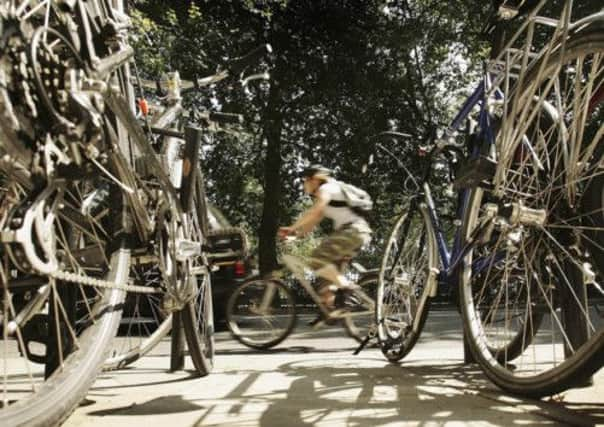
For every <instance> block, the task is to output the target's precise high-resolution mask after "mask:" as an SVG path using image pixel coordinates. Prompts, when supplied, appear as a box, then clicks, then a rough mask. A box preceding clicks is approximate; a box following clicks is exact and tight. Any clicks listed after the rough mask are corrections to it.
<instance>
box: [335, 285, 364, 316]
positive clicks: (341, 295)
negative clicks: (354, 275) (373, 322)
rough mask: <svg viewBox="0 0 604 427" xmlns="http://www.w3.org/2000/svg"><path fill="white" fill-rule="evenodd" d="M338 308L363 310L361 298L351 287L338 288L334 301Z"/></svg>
mask: <svg viewBox="0 0 604 427" xmlns="http://www.w3.org/2000/svg"><path fill="white" fill-rule="evenodd" d="M334 305H335V307H336V309H341V310H346V311H359V310H363V306H362V304H361V300H360V299H359V298H358V297H357V296H356V295H355V294H354V291H352V290H351V289H338V291H337V292H336V299H335V302H334Z"/></svg>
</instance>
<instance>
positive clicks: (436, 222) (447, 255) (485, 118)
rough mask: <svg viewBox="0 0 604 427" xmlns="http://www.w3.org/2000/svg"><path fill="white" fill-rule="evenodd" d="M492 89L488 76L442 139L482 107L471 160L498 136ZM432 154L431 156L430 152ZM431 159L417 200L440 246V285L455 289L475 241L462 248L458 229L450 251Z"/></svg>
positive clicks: (465, 195)
mask: <svg viewBox="0 0 604 427" xmlns="http://www.w3.org/2000/svg"><path fill="white" fill-rule="evenodd" d="M489 90H490V78H489V76H488V75H487V76H485V78H484V79H483V81H482V82H481V83H480V84H479V85H478V87H477V88H476V89H475V90H474V92H473V93H472V94H471V95H470V96H469V97H468V99H467V100H466V101H465V102H464V104H463V105H462V107H461V109H460V110H459V112H458V113H457V115H456V116H455V118H454V119H453V121H452V122H451V124H450V125H449V127H448V128H447V129H446V130H445V132H444V137H443V139H448V138H450V137H452V136H453V134H455V133H456V132H458V129H459V128H460V127H461V125H462V124H463V123H464V122H465V120H466V119H467V118H468V116H469V115H470V113H471V112H472V110H473V109H474V108H475V107H476V106H477V105H478V106H480V112H479V116H478V126H479V129H480V133H479V137H480V140H481V141H482V142H481V144H478V145H477V146H475V147H474V148H473V152H472V153H470V158H471V159H472V158H477V157H478V156H479V153H480V149H481V145H483V144H486V145H487V146H489V147H490V146H492V145H493V144H494V141H495V134H494V131H493V127H492V119H491V116H490V115H489V112H488V102H487V99H488V94H489ZM494 96H495V97H496V98H497V99H501V98H502V97H503V94H502V93H501V92H500V91H495V92H494ZM431 155H432V153H431ZM431 166H432V164H431V159H430V164H429V167H428V170H427V171H426V176H425V178H424V180H423V182H422V190H423V194H419V195H418V196H417V197H418V199H421V198H423V199H424V200H425V201H426V204H427V210H428V215H429V218H430V221H431V223H432V227H433V229H434V232H435V237H436V243H437V247H438V254H439V258H440V260H441V263H442V268H440V269H439V276H438V284H439V285H441V284H446V285H449V286H451V287H456V286H457V285H458V283H457V277H458V275H457V274H454V273H455V272H456V270H457V267H458V266H459V264H460V263H461V260H462V259H463V258H464V257H465V255H466V254H467V253H468V251H469V250H470V249H471V248H472V245H473V243H472V241H473V239H467V240H468V243H465V244H463V245H462V237H461V229H460V227H459V226H458V227H457V230H456V232H455V236H454V240H453V247H452V248H451V249H449V247H448V244H447V241H446V239H445V236H444V233H443V230H442V227H441V222H440V219H439V217H438V214H437V210H436V206H435V203H434V199H433V198H432V193H431V191H430V186H429V184H428V180H429V176H430V170H431ZM469 194H470V190H469V189H464V190H461V191H460V193H459V194H458V201H459V203H458V207H457V214H456V217H457V219H461V218H463V215H464V211H465V209H466V207H467V204H468V200H469ZM482 230H483V229H482V228H480V227H479V228H477V229H476V230H474V233H475V234H479V233H481V232H482ZM491 261H492V259H491V258H490V257H489V260H484V259H483V260H481V259H477V260H476V261H475V262H474V265H473V266H472V269H473V270H474V271H478V272H480V271H481V270H483V268H484V266H485V265H488V263H489V262H491ZM436 292H437V288H435V289H434V290H433V292H432V295H431V296H436Z"/></svg>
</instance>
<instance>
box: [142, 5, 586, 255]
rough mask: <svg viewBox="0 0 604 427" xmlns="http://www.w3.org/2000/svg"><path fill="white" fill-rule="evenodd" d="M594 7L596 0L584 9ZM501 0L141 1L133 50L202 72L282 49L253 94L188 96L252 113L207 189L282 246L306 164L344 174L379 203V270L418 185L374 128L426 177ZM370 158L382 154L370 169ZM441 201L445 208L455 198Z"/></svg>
mask: <svg viewBox="0 0 604 427" xmlns="http://www.w3.org/2000/svg"><path fill="white" fill-rule="evenodd" d="M560 2H561V0H560V1H558V0H556V1H553V2H551V3H552V4H553V5H554V6H555V5H557V4H559V3H560ZM596 3H597V2H593V1H586V2H584V4H583V3H582V6H581V8H582V9H585V10H587V9H588V7H587V6H585V4H587V5H591V4H593V5H595V4H596ZM489 4H490V3H489V2H476V1H474V0H416V1H413V2H409V1H404V0H295V1H294V0H289V1H288V0H274V1H267V0H266V1H255V0H229V1H226V0H196V1H193V0H189V1H184V2H169V1H167V0H145V1H136V2H134V5H135V7H136V10H134V11H133V19H134V22H135V28H136V34H135V35H134V36H133V44H134V46H135V49H136V55H137V60H138V62H139V68H140V69H141V73H142V74H143V75H145V76H149V77H156V76H160V75H161V74H162V73H164V72H166V71H173V70H178V71H179V72H180V73H181V76H183V77H184V78H193V77H195V76H198V77H201V76H205V75H208V74H212V73H214V72H215V71H216V70H217V69H218V68H220V67H224V66H225V65H226V64H228V62H229V61H231V60H233V59H234V58H236V57H238V56H240V55H242V54H244V53H245V52H247V51H249V50H251V49H252V48H255V47H256V46H258V45H260V44H262V43H267V42H268V43H270V44H271V45H272V46H273V49H274V54H273V56H272V57H271V58H269V59H268V60H266V61H265V62H263V63H260V64H258V65H257V66H254V67H253V68H252V69H251V70H249V71H248V73H252V72H258V71H260V70H264V69H269V70H270V73H271V80H270V82H261V83H259V82H255V83H253V84H252V85H251V86H250V87H249V88H248V89H247V90H245V91H244V90H242V88H241V87H240V85H239V84H238V83H237V79H236V78H235V79H232V80H231V81H229V82H226V83H224V84H219V85H216V86H215V87H212V88H209V89H207V90H204V91H201V92H199V93H194V94H192V95H191V96H189V97H188V98H187V99H186V102H187V105H188V106H189V107H190V108H195V109H207V108H212V109H217V110H221V111H225V112H238V113H242V114H244V116H245V118H246V123H245V125H244V129H242V132H239V133H238V134H236V135H233V134H219V135H217V136H216V138H214V141H213V142H212V143H211V144H209V147H207V149H206V150H205V151H204V158H203V168H204V171H205V174H206V177H207V179H208V193H209V195H210V197H211V199H212V201H213V202H214V203H215V204H216V205H217V206H219V207H220V208H221V209H222V210H223V211H224V212H225V214H226V216H227V217H228V218H229V219H230V220H231V222H233V223H234V224H241V225H243V226H244V227H245V228H246V229H247V230H249V231H252V232H253V233H252V235H255V234H258V235H260V236H261V237H260V240H264V241H265V242H266V241H268V242H269V244H268V247H271V246H274V245H272V243H270V239H271V238H274V233H275V231H276V225H277V224H278V223H280V224H287V223H290V222H291V221H293V219H294V218H295V217H296V216H297V215H298V214H299V213H300V211H301V209H302V207H303V206H304V203H307V199H304V198H303V197H302V191H301V185H300V182H299V180H298V179H297V172H298V171H299V170H300V169H301V167H302V165H303V164H304V163H305V162H312V163H323V164H325V165H326V166H329V167H332V168H335V169H336V171H337V173H338V177H339V178H340V179H342V180H344V181H348V182H350V183H352V184H355V185H358V186H360V187H362V188H365V189H366V190H367V191H368V192H369V193H370V194H371V195H372V197H373V198H374V201H375V214H374V217H373V218H372V223H373V227H374V229H375V237H374V240H373V246H372V247H371V250H370V251H369V252H368V253H367V255H366V257H365V260H364V261H365V262H366V263H368V265H377V262H378V260H379V256H380V252H381V245H382V243H383V240H384V239H385V237H386V235H387V232H388V230H389V228H390V226H391V225H392V221H393V219H394V218H395V217H396V215H397V214H398V213H399V212H400V210H401V206H404V203H405V201H406V200H407V198H408V196H409V192H410V190H411V191H413V190H412V189H410V188H409V185H408V184H409V181H408V179H407V174H406V173H405V172H404V171H403V170H402V169H401V168H400V167H399V165H398V164H397V162H396V160H395V159H393V158H392V157H391V156H389V155H387V154H385V153H384V152H382V151H378V150H377V148H376V139H375V138H372V136H373V135H375V134H377V133H378V132H380V131H383V130H396V131H399V132H404V133H408V134H410V135H412V138H410V139H409V140H403V141H401V140H387V141H383V144H384V145H386V146H387V147H388V149H389V150H390V151H392V152H393V153H394V154H395V156H396V157H397V158H398V159H400V160H402V161H404V163H405V165H406V166H407V168H408V169H409V170H410V171H411V173H412V174H413V175H414V176H416V177H418V176H420V174H421V171H422V168H423V164H422V159H421V158H420V157H419V155H418V147H419V146H420V145H423V144H425V143H426V141H427V138H428V136H429V135H433V134H434V133H435V131H436V130H437V129H439V128H442V126H443V125H444V124H445V123H447V122H448V120H450V118H451V117H452V114H453V113H454V111H455V109H456V108H457V107H458V106H459V104H460V102H461V101H462V100H463V99H464V97H465V96H467V95H468V94H469V93H470V92H471V90H472V89H473V85H474V82H475V81H476V77H477V75H478V74H477V72H478V71H479V70H480V69H481V67H482V60H483V59H485V58H486V57H487V56H488V53H489V49H488V48H489V42H488V41H485V40H483V39H482V38H481V37H480V31H481V30H482V28H483V26H484V23H485V22H486V20H487V17H488V16H489V14H490V10H489ZM554 6H552V7H554ZM371 156H373V158H374V162H373V163H372V164H370V165H368V167H367V168H366V171H365V172H362V171H363V167H364V165H367V164H368V163H369V159H370V157H371ZM405 183H407V185H405ZM442 190H444V188H443V189H442ZM437 193H438V192H437ZM440 193H442V194H444V192H442V191H441V192H440ZM437 195H439V194H437ZM439 197H442V198H443V200H444V203H445V206H446V207H447V209H449V210H450V209H451V208H452V207H453V206H454V203H453V202H452V201H451V200H450V199H447V198H446V196H444V195H442V196H439ZM271 218H277V219H278V221H275V222H272V223H271V222H270V221H269V219H271ZM261 246H262V245H261ZM262 250H263V251H266V250H268V249H266V248H265V249H262ZM273 255H274V254H273ZM273 255H271V254H269V255H268V256H273Z"/></svg>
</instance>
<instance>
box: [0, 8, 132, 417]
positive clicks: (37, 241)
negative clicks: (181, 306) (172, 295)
mask: <svg viewBox="0 0 604 427" xmlns="http://www.w3.org/2000/svg"><path fill="white" fill-rule="evenodd" d="M88 10H89V9H88V5H87V6H86V9H85V11H88ZM85 11H84V10H82V11H81V12H82V14H78V15H77V16H76V15H75V14H72V13H71V9H70V7H65V8H63V7H59V6H57V4H56V2H28V1H18V0H17V1H13V2H3V3H2V4H1V5H0V31H1V32H2V37H1V39H2V41H1V42H0V49H1V50H2V52H3V62H2V64H1V65H0V68H2V69H1V70H0V72H1V74H2V76H3V84H2V85H1V87H0V105H1V109H2V111H3V119H2V120H0V134H1V135H2V138H1V141H0V148H1V154H2V158H3V161H2V162H1V163H2V164H1V165H0V170H1V175H2V178H1V182H2V190H3V191H2V192H1V195H0V228H1V229H2V234H3V236H6V235H7V234H9V235H12V236H13V237H12V238H10V239H5V238H3V240H2V245H1V247H0V256H1V257H2V267H1V269H0V280H1V283H2V286H1V288H2V290H1V292H2V304H1V307H0V326H1V327H2V343H1V347H2V351H1V354H2V356H0V358H2V365H3V366H2V370H3V373H4V374H3V376H2V379H1V380H0V382H1V383H2V392H1V394H2V399H3V403H2V409H1V410H0V424H2V425H9V426H13V425H28V426H34V425H55V424H58V423H60V422H61V421H62V420H63V419H64V418H66V417H67V415H69V413H70V412H71V411H72V410H73V408H74V407H75V406H76V405H77V403H78V402H79V401H80V400H81V399H82V398H83V397H84V395H85V393H86V392H87V390H88V388H89V387H90V385H91V384H92V382H93V381H94V379H95V377H96V374H97V373H98V371H99V370H100V368H101V365H102V363H103V360H104V359H105V357H106V356H107V349H108V345H109V343H110V342H111V339H112V338H113V336H114V334H115V331H116V330H117V327H118V325H119V319H120V315H121V312H120V310H121V306H122V303H123V300H124V295H125V293H124V291H123V290H122V289H119V290H118V289H117V286H116V284H117V285H120V286H123V285H125V284H126V283H127V281H128V274H129V261H130V252H129V251H128V250H126V249H124V248H125V247H126V246H125V245H124V244H123V242H122V241H121V239H117V238H116V237H115V236H116V235H117V233H116V231H117V230H120V229H121V226H122V225H123V224H122V223H121V222H120V221H121V220H124V221H125V222H127V221H128V219H129V218H127V214H126V213H125V212H124V211H123V204H122V200H121V199H122V198H121V195H122V194H121V191H120V189H119V188H117V187H116V186H115V185H114V182H113V181H112V180H111V179H107V174H106V173H105V171H101V168H98V167H97V166H98V164H99V162H104V161H105V160H106V159H105V158H102V159H101V158H100V157H98V156H97V154H99V153H103V152H105V150H106V148H107V147H106V146H105V145H104V143H105V141H106V139H105V137H106V134H105V133H104V132H105V130H106V129H107V127H106V126H105V124H106V117H105V114H104V110H103V106H102V105H101V104H102V103H99V102H97V101H99V100H100V96H97V94H94V93H93V91H80V90H79V89H78V88H81V84H82V81H83V80H85V79H87V78H88V77H90V75H89V74H88V73H89V71H90V67H88V66H87V64H85V61H86V60H87V59H88V57H86V56H85V55H84V53H88V52H84V49H81V50H80V49H79V47H80V45H79V43H78V42H79V40H80V38H79V36H80V33H78V31H75V30H74V28H75V29H78V28H79V23H80V18H83V19H87V18H86V17H83V14H84V12H85ZM104 11H109V9H104ZM95 15H97V16H96V18H98V19H97V23H98V26H96V28H100V27H103V28H104V25H105V23H106V16H100V12H99V10H98V9H97V10H96V12H95ZM112 22H115V21H112ZM103 41H104V39H103V38H102V37H99V39H98V40H97V39H95V42H99V43H102V42H103ZM74 46H78V49H76V48H75V47H74ZM66 79H68V80H69V83H67V82H66ZM34 153H35V154H34ZM7 159H8V160H7ZM91 160H96V161H97V163H94V162H93V161H91Z"/></svg>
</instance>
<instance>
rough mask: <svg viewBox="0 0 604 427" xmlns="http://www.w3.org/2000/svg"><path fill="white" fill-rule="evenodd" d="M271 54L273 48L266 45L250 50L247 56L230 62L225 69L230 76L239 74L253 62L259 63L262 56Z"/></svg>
mask: <svg viewBox="0 0 604 427" xmlns="http://www.w3.org/2000/svg"><path fill="white" fill-rule="evenodd" d="M272 52H273V48H272V47H271V45H270V44H268V43H267V44H264V45H262V46H259V47H257V48H256V49H254V50H252V51H251V52H250V53H248V54H247V55H244V56H242V57H241V58H239V59H236V60H235V61H233V62H231V63H230V64H229V65H227V67H226V69H227V70H228V73H229V74H230V75H237V74H241V72H243V70H245V69H246V68H247V67H249V66H250V65H252V64H253V63H254V62H257V61H259V60H260V59H261V58H262V57H263V56H264V55H266V54H269V53H272Z"/></svg>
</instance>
